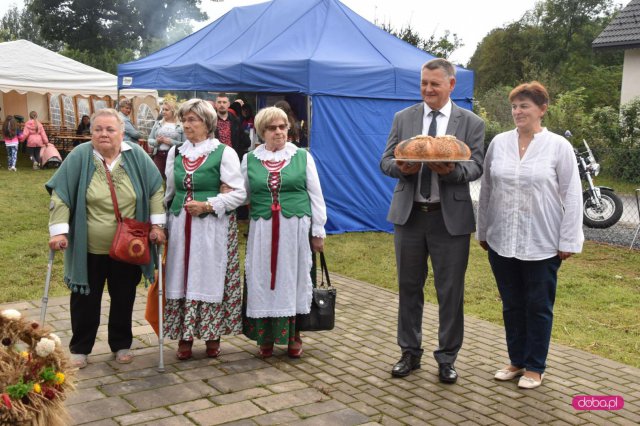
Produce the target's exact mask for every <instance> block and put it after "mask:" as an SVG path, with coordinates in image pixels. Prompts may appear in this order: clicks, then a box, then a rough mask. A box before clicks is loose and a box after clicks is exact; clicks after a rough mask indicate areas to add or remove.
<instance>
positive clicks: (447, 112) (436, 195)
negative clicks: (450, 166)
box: [413, 99, 451, 203]
mask: <svg viewBox="0 0 640 426" xmlns="http://www.w3.org/2000/svg"><path fill="white" fill-rule="evenodd" d="M431 111H432V109H431V108H430V107H429V105H427V103H426V102H425V104H424V114H423V116H422V134H423V135H426V134H427V133H428V132H429V126H430V125H431V120H433V117H432V116H431V115H429V114H430V113H431ZM439 112H440V114H438V116H437V117H436V126H437V130H436V136H444V135H445V134H446V133H447V126H448V125H449V117H451V99H449V101H447V103H446V104H445V106H443V107H442V109H440V110H439ZM423 172H425V173H426V172H431V192H430V193H429V194H430V195H429V199H428V200H426V199H425V198H424V197H423V196H422V194H421V193H420V186H421V185H420V183H421V182H422V173H423ZM415 190H416V192H415V195H414V196H413V200H414V201H417V202H419V203H424V202H427V201H428V202H429V203H437V202H439V201H440V187H439V186H438V174H437V173H436V172H434V171H431V169H429V168H428V167H427V166H426V165H424V164H423V165H422V168H421V169H420V172H419V174H418V180H417V183H416V186H415Z"/></svg>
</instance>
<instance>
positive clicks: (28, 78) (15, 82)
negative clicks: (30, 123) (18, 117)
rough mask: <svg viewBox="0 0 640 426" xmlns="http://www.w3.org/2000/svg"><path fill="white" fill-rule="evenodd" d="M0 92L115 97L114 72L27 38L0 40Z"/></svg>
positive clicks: (140, 91)
mask: <svg viewBox="0 0 640 426" xmlns="http://www.w3.org/2000/svg"><path fill="white" fill-rule="evenodd" d="M0 58H1V59H0V92H10V91H11V90H15V91H16V92H18V93H23V94H24V93H28V92H35V93H40V94H46V93H51V94H52V95H58V94H65V95H68V96H76V95H82V96H90V95H95V96H99V97H102V96H111V97H112V98H113V99H116V96H117V83H118V81H117V80H118V79H117V77H116V76H115V75H113V74H109V73H107V72H104V71H100V70H99V69H96V68H93V67H90V66H89V65H85V64H83V63H81V62H78V61H74V60H73V59H70V58H67V57H66V56H62V55H60V54H58V53H55V52H52V51H50V50H48V49H45V48H44V47H40V46H38V45H37V44H33V43H31V42H30V41H27V40H17V41H8V42H5V43H0ZM120 94H121V95H124V96H127V97H132V96H155V97H157V96H158V92H157V91H156V90H145V89H127V90H121V91H120Z"/></svg>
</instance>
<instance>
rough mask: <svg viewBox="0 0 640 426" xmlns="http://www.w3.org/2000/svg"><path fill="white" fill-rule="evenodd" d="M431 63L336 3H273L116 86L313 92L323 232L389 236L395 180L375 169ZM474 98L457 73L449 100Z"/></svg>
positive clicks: (215, 26) (232, 16) (142, 63)
mask: <svg viewBox="0 0 640 426" xmlns="http://www.w3.org/2000/svg"><path fill="white" fill-rule="evenodd" d="M432 58H433V56H431V55H429V54H427V53H425V52H424V51H422V50H420V49H417V48H415V47H414V46H411V45H409V44H408V43H405V42H404V41H402V40H399V39H397V38H396V37H394V36H392V35H390V34H388V33H387V32H385V31H384V30H382V29H380V28H378V27H377V26H375V25H374V24H372V23H370V22H369V21H367V20H365V19H364V18H362V17H361V16H359V15H358V14H356V13H355V12H353V11H352V10H351V9H349V8H348V7H346V6H345V5H343V4H342V3H340V2H339V1H338V0H273V1H270V2H267V3H260V4H256V5H252V6H245V7H236V8H234V9H232V10H231V11H229V12H228V13H227V14H225V15H224V16H222V17H220V18H219V19H218V20H216V21H215V22H213V23H211V24H209V25H208V26H206V27H204V28H202V29H201V30H200V31H197V32H195V33H194V34H191V35H190V36H188V37H186V38H184V39H183V40H181V41H179V42H177V43H175V44H173V45H171V46H168V47H166V48H164V49H162V50H160V51H158V52H156V53H153V54H151V55H149V56H147V57H145V58H142V59H140V60H137V61H133V62H129V63H126V64H121V65H119V66H118V87H119V88H121V89H125V88H139V89H166V90H208V91H228V92H259V93H300V94H304V95H308V96H309V97H310V99H311V104H312V117H311V121H310V122H311V135H310V147H311V152H312V154H313V156H314V158H315V159H316V162H317V165H318V172H319V174H320V181H321V183H322V189H323V192H324V196H325V200H326V202H327V208H328V216H329V220H328V223H327V227H326V228H327V231H328V232H329V233H341V232H347V231H391V230H392V226H391V224H389V223H388V222H387V221H386V219H385V218H386V213H387V209H388V207H389V203H390V200H391V194H392V192H393V184H394V180H393V179H390V178H388V177H385V176H383V175H382V173H381V172H380V170H379V167H378V163H379V161H380V157H381V155H382V151H383V150H384V146H385V143H386V139H387V136H388V133H389V129H390V128H391V122H392V120H393V115H394V113H395V112H397V111H399V110H401V109H403V108H405V107H407V106H409V105H411V104H413V103H416V102H419V101H420V90H419V84H420V67H421V65H422V64H423V63H424V62H426V61H428V60H429V59H432ZM472 96H473V72H472V71H469V70H465V69H463V68H458V71H457V84H456V89H455V91H454V93H453V96H452V98H453V100H454V101H455V102H456V103H457V104H458V105H459V106H461V107H465V108H470V107H471V99H472Z"/></svg>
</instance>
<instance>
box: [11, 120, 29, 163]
mask: <svg viewBox="0 0 640 426" xmlns="http://www.w3.org/2000/svg"><path fill="white" fill-rule="evenodd" d="M13 118H15V119H16V123H17V127H16V135H17V136H18V141H20V142H21V145H22V147H21V148H20V152H22V153H23V154H25V153H26V152H27V144H26V142H24V141H23V139H22V134H23V129H24V117H23V116H21V115H18V114H16V115H14V116H13Z"/></svg>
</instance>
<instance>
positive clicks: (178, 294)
mask: <svg viewBox="0 0 640 426" xmlns="http://www.w3.org/2000/svg"><path fill="white" fill-rule="evenodd" d="M178 117H179V119H180V121H182V126H183V128H184V134H185V136H186V140H185V142H184V143H183V144H182V145H180V146H173V147H171V149H170V150H169V155H168V157H167V167H166V173H167V191H166V196H165V203H166V205H167V209H168V211H169V215H168V216H169V246H168V251H167V253H168V254H167V274H166V278H167V281H166V296H167V304H166V307H165V327H164V329H165V332H166V335H167V337H168V338H170V339H175V340H178V351H177V353H176V356H177V357H178V359H179V360H187V359H189V358H191V357H192V347H193V342H194V340H195V339H202V340H205V344H206V354H207V356H208V357H209V358H215V357H217V356H218V355H219V354H220V336H222V335H235V334H239V333H240V332H241V331H242V303H241V300H242V285H241V283H240V268H239V264H240V258H239V254H238V224H237V221H236V217H235V209H236V207H238V206H239V205H241V204H242V203H243V202H244V201H245V198H246V191H245V188H244V180H243V179H242V174H241V173H240V161H239V160H238V156H237V154H236V153H235V151H234V150H233V149H231V148H230V147H228V146H226V145H224V144H222V143H220V141H218V140H217V139H215V138H214V137H213V134H214V130H215V128H216V120H217V117H216V112H215V111H214V109H213V108H212V107H211V105H210V104H209V103H208V102H206V101H203V100H202V99H191V100H189V101H187V102H185V103H183V104H182V106H181V107H180V111H179V113H178Z"/></svg>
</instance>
